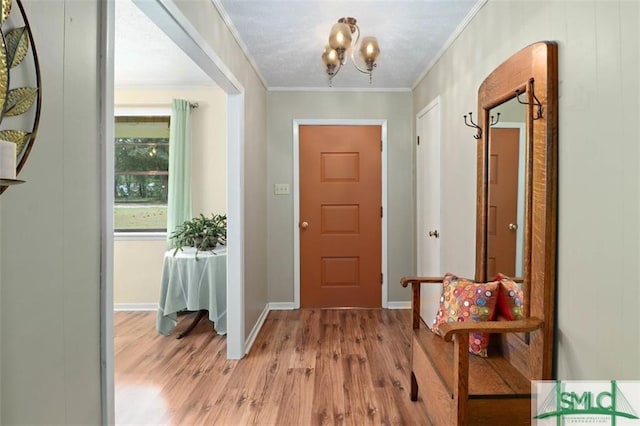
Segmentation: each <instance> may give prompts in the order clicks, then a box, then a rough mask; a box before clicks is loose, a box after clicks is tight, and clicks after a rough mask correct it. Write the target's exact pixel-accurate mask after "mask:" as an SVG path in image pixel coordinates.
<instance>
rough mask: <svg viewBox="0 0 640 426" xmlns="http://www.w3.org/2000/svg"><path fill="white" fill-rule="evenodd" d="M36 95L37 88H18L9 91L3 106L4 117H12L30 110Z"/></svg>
mask: <svg viewBox="0 0 640 426" xmlns="http://www.w3.org/2000/svg"><path fill="white" fill-rule="evenodd" d="M37 94H38V88H37V87H19V88H17V89H12V90H10V91H9V95H8V96H7V102H6V103H5V105H4V115H5V116H7V117H13V116H16V115H20V114H24V113H25V112H27V111H28V110H29V108H31V106H32V105H33V102H34V101H35V100H36V96H37Z"/></svg>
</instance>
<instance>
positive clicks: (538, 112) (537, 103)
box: [516, 89, 542, 120]
mask: <svg viewBox="0 0 640 426" xmlns="http://www.w3.org/2000/svg"><path fill="white" fill-rule="evenodd" d="M521 94H522V92H521V91H520V89H516V98H517V100H518V102H519V103H521V104H522V105H529V102H522V101H521V100H520V95H521ZM532 95H533V102H534V104H535V106H536V107H537V108H536V110H537V112H536V116H535V117H533V119H534V120H537V119H539V118H542V104H541V103H540V101H539V100H538V98H537V97H536V95H535V93H532Z"/></svg>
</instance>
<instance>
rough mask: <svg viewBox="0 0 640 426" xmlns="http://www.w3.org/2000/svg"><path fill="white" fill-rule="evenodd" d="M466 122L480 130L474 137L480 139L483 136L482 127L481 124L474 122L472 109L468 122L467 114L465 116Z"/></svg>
mask: <svg viewBox="0 0 640 426" xmlns="http://www.w3.org/2000/svg"><path fill="white" fill-rule="evenodd" d="M464 124H465V125H467V126H468V127H472V128H474V129H477V130H478V132H477V133H476V134H475V135H473V138H474V139H480V138H481V137H482V129H481V128H480V126H478V125H477V124H476V123H474V122H473V113H472V112H471V111H469V122H467V116H466V115H465V116H464Z"/></svg>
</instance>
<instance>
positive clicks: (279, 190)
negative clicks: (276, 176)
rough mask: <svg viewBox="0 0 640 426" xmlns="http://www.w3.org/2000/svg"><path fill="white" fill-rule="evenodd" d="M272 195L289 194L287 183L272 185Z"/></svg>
mask: <svg viewBox="0 0 640 426" xmlns="http://www.w3.org/2000/svg"><path fill="white" fill-rule="evenodd" d="M273 193H274V194H276V195H286V194H288V193H289V184H288V183H276V184H274V185H273Z"/></svg>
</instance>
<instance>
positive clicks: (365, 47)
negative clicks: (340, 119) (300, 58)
mask: <svg viewBox="0 0 640 426" xmlns="http://www.w3.org/2000/svg"><path fill="white" fill-rule="evenodd" d="M356 22H357V21H356V18H352V17H347V18H340V19H339V20H338V23H336V24H334V25H333V27H331V33H330V34H329V44H328V45H327V46H326V47H325V48H324V52H323V53H322V61H323V62H324V63H325V65H326V67H327V74H328V75H329V85H331V82H332V80H333V77H335V76H336V75H337V74H338V72H339V71H340V69H341V68H342V66H343V65H345V64H346V63H347V56H350V57H351V63H352V64H353V66H354V67H355V68H356V69H357V70H358V71H360V72H361V73H364V74H369V84H371V74H372V72H373V69H374V68H375V67H376V59H377V58H378V55H379V54H380V46H378V40H376V38H375V37H363V38H362V40H360V28H359V27H358V25H357V24H356ZM352 35H353V36H355V41H354V42H353V46H352V45H351V41H352V39H353V38H354V37H353V36H352ZM356 50H357V51H358V52H359V53H360V57H361V58H362V61H363V62H364V68H363V67H360V66H359V65H358V64H357V63H356V60H355V58H354V52H355V51H356Z"/></svg>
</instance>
